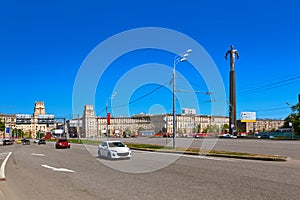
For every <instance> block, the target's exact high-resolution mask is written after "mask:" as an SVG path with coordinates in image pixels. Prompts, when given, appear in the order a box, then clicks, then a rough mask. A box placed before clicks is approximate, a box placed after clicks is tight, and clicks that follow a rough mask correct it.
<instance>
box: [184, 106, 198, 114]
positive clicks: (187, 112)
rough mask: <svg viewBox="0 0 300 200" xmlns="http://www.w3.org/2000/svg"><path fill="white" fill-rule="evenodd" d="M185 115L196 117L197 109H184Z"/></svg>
mask: <svg viewBox="0 0 300 200" xmlns="http://www.w3.org/2000/svg"><path fill="white" fill-rule="evenodd" d="M182 114H183V115H196V109H193V108H182Z"/></svg>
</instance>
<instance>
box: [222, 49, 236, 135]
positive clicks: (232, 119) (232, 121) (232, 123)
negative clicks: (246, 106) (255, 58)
mask: <svg viewBox="0 0 300 200" xmlns="http://www.w3.org/2000/svg"><path fill="white" fill-rule="evenodd" d="M228 55H230V74H229V75H230V94H229V98H230V99H229V100H230V102H229V133H230V134H233V133H234V130H235V129H236V128H237V123H236V85H235V82H236V81H235V71H234V64H235V59H239V57H240V56H239V53H238V51H237V50H236V49H234V46H233V45H231V46H230V50H228V51H227V53H226V54H225V58H226V59H227V57H228Z"/></svg>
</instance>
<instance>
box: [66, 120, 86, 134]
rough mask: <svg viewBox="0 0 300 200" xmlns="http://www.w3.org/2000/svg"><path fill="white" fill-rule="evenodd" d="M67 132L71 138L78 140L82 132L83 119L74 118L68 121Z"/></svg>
mask: <svg viewBox="0 0 300 200" xmlns="http://www.w3.org/2000/svg"><path fill="white" fill-rule="evenodd" d="M67 132H68V133H69V137H71V138H77V137H78V134H79V133H80V132H82V118H73V119H70V120H68V121H67Z"/></svg>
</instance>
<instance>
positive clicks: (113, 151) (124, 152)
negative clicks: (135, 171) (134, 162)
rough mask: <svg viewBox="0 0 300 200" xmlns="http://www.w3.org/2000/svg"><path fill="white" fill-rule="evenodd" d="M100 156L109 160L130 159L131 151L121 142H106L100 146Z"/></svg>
mask: <svg viewBox="0 0 300 200" xmlns="http://www.w3.org/2000/svg"><path fill="white" fill-rule="evenodd" d="M98 156H99V157H105V158H107V159H118V158H119V159H120V158H127V159H130V158H131V150H130V149H129V148H128V147H127V146H126V145H125V144H124V143H123V142H121V141H105V142H102V143H101V144H100V145H99V146H98Z"/></svg>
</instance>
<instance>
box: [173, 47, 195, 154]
mask: <svg viewBox="0 0 300 200" xmlns="http://www.w3.org/2000/svg"><path fill="white" fill-rule="evenodd" d="M191 52H192V49H188V50H186V51H185V52H183V53H181V54H178V55H176V56H175V57H174V63H173V148H174V149H175V148H176V134H177V133H176V132H177V130H176V129H177V121H176V65H177V64H178V63H180V62H183V61H185V60H186V59H187V57H188V56H189V53H191Z"/></svg>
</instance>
